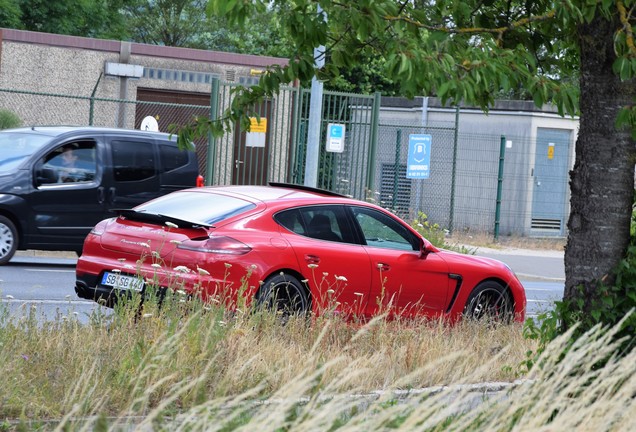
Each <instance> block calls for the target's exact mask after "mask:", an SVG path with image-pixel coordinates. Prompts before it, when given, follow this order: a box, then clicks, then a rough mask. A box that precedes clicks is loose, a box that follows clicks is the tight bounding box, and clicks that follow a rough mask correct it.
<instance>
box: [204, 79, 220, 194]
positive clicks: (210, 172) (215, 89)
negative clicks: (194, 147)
mask: <svg viewBox="0 0 636 432" xmlns="http://www.w3.org/2000/svg"><path fill="white" fill-rule="evenodd" d="M218 112H219V79H218V78H216V77H214V78H212V87H211V89H210V120H211V121H213V122H214V121H216V119H217V117H218ZM215 157H216V137H215V136H214V135H212V134H211V133H208V154H207V160H206V164H205V171H206V172H205V185H206V186H211V185H212V178H213V177H214V158H215Z"/></svg>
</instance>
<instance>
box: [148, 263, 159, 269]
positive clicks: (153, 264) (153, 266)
mask: <svg viewBox="0 0 636 432" xmlns="http://www.w3.org/2000/svg"><path fill="white" fill-rule="evenodd" d="M150 267H152V268H161V264H157V263H152V264H150Z"/></svg>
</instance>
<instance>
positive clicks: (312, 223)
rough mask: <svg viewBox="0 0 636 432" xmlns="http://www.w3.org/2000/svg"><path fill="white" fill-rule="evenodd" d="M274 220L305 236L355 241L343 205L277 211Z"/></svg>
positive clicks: (346, 241) (347, 241)
mask: <svg viewBox="0 0 636 432" xmlns="http://www.w3.org/2000/svg"><path fill="white" fill-rule="evenodd" d="M274 220H276V222H278V223H279V224H280V225H282V226H283V227H285V228H287V229H288V230H290V231H292V232H295V233H296V234H300V235H302V236H305V237H311V238H314V239H317V240H327V241H333V242H341V243H342V242H345V243H355V241H354V239H353V233H352V232H351V230H350V229H348V223H347V218H346V215H345V211H344V207H343V206H310V207H299V208H296V209H291V210H285V211H282V212H279V213H277V214H276V215H275V216H274Z"/></svg>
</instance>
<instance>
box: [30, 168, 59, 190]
mask: <svg viewBox="0 0 636 432" xmlns="http://www.w3.org/2000/svg"><path fill="white" fill-rule="evenodd" d="M35 183H36V186H39V185H42V184H51V183H57V173H56V172H55V170H54V169H51V168H40V169H38V170H36V171H35Z"/></svg>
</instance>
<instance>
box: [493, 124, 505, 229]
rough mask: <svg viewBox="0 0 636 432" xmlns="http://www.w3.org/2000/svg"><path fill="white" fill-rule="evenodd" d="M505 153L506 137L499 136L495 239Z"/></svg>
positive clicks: (499, 211)
mask: <svg viewBox="0 0 636 432" xmlns="http://www.w3.org/2000/svg"><path fill="white" fill-rule="evenodd" d="M505 154H506V137H505V136H503V135H502V136H501V144H500V146H499V174H498V175H497V205H496V207H495V240H498V239H499V217H500V213H501V189H502V187H503V175H504V156H505Z"/></svg>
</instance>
